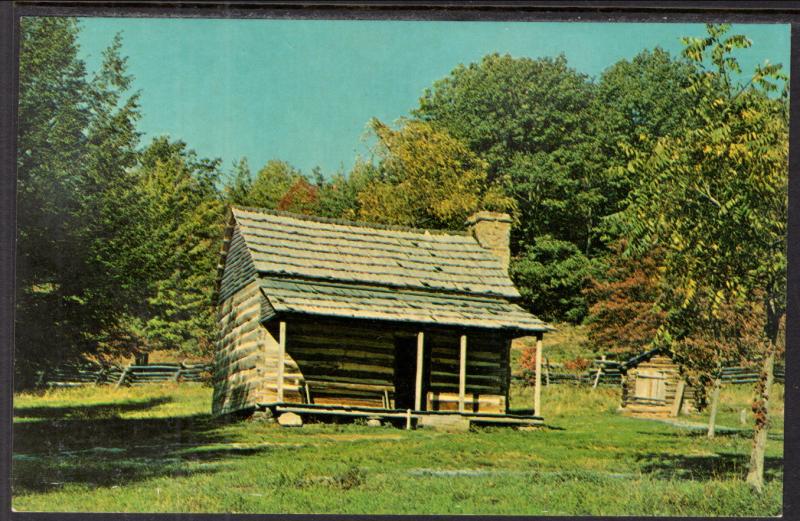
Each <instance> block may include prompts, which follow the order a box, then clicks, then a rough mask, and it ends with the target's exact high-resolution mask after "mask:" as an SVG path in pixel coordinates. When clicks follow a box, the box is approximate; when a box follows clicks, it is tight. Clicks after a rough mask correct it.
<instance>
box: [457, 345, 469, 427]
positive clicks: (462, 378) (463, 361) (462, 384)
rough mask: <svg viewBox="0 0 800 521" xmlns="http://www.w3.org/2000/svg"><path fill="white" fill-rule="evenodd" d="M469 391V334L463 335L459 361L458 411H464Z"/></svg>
mask: <svg viewBox="0 0 800 521" xmlns="http://www.w3.org/2000/svg"><path fill="white" fill-rule="evenodd" d="M466 391H467V335H461V356H460V357H459V363H458V412H464V397H465V395H466Z"/></svg>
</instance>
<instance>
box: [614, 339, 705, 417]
mask: <svg viewBox="0 0 800 521" xmlns="http://www.w3.org/2000/svg"><path fill="white" fill-rule="evenodd" d="M622 371H623V378H622V410H623V411H625V412H626V413H629V414H631V415H634V416H678V414H680V413H681V411H683V412H691V411H694V410H697V408H698V403H700V401H701V396H700V395H699V394H698V393H697V391H696V389H695V388H694V387H692V386H691V385H689V383H688V382H687V380H686V378H685V376H684V375H683V374H681V370H680V365H679V364H678V363H677V362H675V361H674V360H673V359H672V357H671V356H670V353H669V351H668V350H666V349H664V348H655V349H651V350H649V351H646V352H644V353H641V354H639V355H637V356H634V357H632V358H631V359H629V360H627V361H626V362H624V363H623V364H622Z"/></svg>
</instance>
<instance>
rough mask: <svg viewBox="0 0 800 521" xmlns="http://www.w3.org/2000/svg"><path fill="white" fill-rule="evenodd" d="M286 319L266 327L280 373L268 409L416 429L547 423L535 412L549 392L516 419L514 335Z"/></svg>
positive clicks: (265, 404) (266, 403)
mask: <svg viewBox="0 0 800 521" xmlns="http://www.w3.org/2000/svg"><path fill="white" fill-rule="evenodd" d="M286 318H289V320H276V321H273V322H271V323H269V324H265V325H267V327H268V329H269V330H270V332H271V333H273V334H274V335H275V337H276V338H275V340H276V341H277V342H276V343H277V346H276V347H277V353H276V354H277V360H276V365H277V368H278V374H276V379H275V388H274V389H275V392H274V393H269V396H263V398H262V400H259V403H258V407H259V408H261V409H270V410H271V411H272V412H273V413H274V414H276V415H279V414H282V413H285V412H292V413H295V414H298V415H300V416H308V417H315V418H329V419H331V418H334V417H339V418H367V419H378V420H381V421H383V422H391V423H394V424H399V425H402V426H405V427H407V428H412V427H416V426H417V425H420V426H424V425H430V424H435V423H436V422H438V421H449V420H451V419H452V420H455V418H461V419H463V420H464V421H466V422H467V423H468V424H470V425H471V424H492V425H522V426H529V425H540V424H542V423H543V420H542V418H541V416H540V415H539V414H536V412H537V410H540V386H536V388H535V393H534V394H535V403H534V404H530V405H533V408H531V409H530V410H529V411H525V413H526V414H514V413H510V412H509V409H508V390H509V385H510V353H509V351H510V345H511V338H512V335H511V334H509V332H497V331H486V330H480V329H465V328H431V327H429V326H428V327H424V328H423V327H419V326H416V327H415V326H414V325H413V324H387V323H385V322H378V321H362V320H355V321H341V320H338V321H334V320H326V319H321V320H320V319H312V318H311V317H300V316H294V317H286ZM541 336H542V335H541V334H538V346H539V350H541ZM264 398H266V399H264ZM525 405H527V404H525ZM528 413H530V414H528Z"/></svg>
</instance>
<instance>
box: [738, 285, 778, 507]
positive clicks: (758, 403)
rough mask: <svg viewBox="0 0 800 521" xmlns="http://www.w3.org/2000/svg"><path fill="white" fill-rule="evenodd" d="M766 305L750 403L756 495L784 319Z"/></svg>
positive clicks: (760, 485) (773, 304) (760, 482)
mask: <svg viewBox="0 0 800 521" xmlns="http://www.w3.org/2000/svg"><path fill="white" fill-rule="evenodd" d="M765 304H766V305H765V307H766V309H767V324H766V327H765V333H766V336H767V345H766V352H765V353H764V360H763V361H762V366H761V374H760V375H759V378H758V382H757V383H756V387H755V391H756V392H755V397H754V399H753V413H755V417H756V419H755V429H754V432H753V448H752V450H751V451H750V468H749V471H748V473H747V483H749V484H750V485H751V486H752V487H753V488H755V489H756V490H757V491H759V492H761V490H762V489H763V488H764V452H765V451H766V449H767V429H768V427H769V393H770V390H771V389H772V380H773V377H774V370H775V353H776V351H777V349H778V331H779V330H780V322H781V318H782V317H783V312H778V311H777V309H778V305H777V303H776V301H775V300H774V299H770V298H768V299H767V300H766V302H765Z"/></svg>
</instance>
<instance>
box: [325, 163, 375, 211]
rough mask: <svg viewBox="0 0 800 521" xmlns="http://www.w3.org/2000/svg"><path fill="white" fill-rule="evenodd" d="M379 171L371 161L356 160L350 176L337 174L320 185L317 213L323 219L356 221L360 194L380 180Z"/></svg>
mask: <svg viewBox="0 0 800 521" xmlns="http://www.w3.org/2000/svg"><path fill="white" fill-rule="evenodd" d="M378 175H379V173H378V169H377V168H376V167H375V165H373V164H372V163H371V162H369V161H364V160H362V159H358V160H356V163H355V165H353V168H352V170H350V173H349V175H345V174H344V173H342V172H337V173H336V174H334V175H333V177H332V178H331V179H330V181H327V182H323V183H322V184H320V185H319V203H318V206H317V212H318V213H319V215H321V216H323V217H332V218H342V219H350V220H354V219H357V218H358V215H359V209H360V206H359V200H358V194H360V193H361V192H363V191H364V190H366V189H367V187H368V186H369V185H370V184H371V183H372V182H373V181H375V180H377V179H378Z"/></svg>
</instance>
